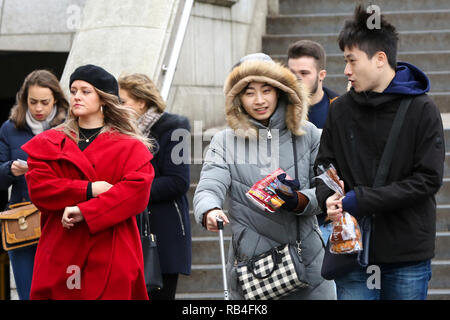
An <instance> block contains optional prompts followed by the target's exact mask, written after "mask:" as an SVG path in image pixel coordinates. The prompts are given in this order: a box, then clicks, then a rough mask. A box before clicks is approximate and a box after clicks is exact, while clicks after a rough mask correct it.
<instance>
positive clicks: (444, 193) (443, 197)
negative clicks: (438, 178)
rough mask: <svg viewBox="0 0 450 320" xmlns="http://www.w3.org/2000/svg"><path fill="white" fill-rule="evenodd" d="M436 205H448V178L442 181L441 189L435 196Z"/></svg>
mask: <svg viewBox="0 0 450 320" xmlns="http://www.w3.org/2000/svg"><path fill="white" fill-rule="evenodd" d="M436 203H437V204H439V205H440V204H449V203H450V178H444V179H443V184H442V187H441V189H440V190H439V192H438V193H437V194H436Z"/></svg>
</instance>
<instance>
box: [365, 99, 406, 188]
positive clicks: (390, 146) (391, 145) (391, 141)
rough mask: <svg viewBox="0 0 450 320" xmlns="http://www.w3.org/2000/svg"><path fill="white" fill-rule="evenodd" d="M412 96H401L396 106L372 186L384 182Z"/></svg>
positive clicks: (377, 185) (381, 184)
mask: <svg viewBox="0 0 450 320" xmlns="http://www.w3.org/2000/svg"><path fill="white" fill-rule="evenodd" d="M411 101H412V97H407V98H403V99H402V101H401V102H400V105H399V107H398V110H397V113H396V115H395V118H394V122H393V123H392V128H391V130H390V131H389V137H388V140H387V142H386V146H385V147H384V151H383V155H382V156H381V160H380V164H379V165H378V169H377V173H376V175H375V180H374V182H373V186H374V187H381V186H383V185H384V184H385V182H386V178H387V175H388V173H389V168H390V166H391V161H392V157H393V156H394V151H395V147H396V145H397V141H398V138H399V135H400V130H401V128H402V125H403V120H405V115H406V112H407V111H408V108H409V106H410V104H411Z"/></svg>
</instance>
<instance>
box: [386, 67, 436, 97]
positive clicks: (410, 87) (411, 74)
mask: <svg viewBox="0 0 450 320" xmlns="http://www.w3.org/2000/svg"><path fill="white" fill-rule="evenodd" d="M428 91H430V80H429V79H428V77H427V76H426V75H425V73H423V72H422V71H421V70H420V69H419V68H417V67H416V66H413V65H412V64H409V63H406V62H399V63H397V69H396V70H395V77H394V79H392V81H391V83H390V84H389V86H388V87H387V88H386V89H385V90H384V93H395V94H404V95H420V94H424V93H426V92H428Z"/></svg>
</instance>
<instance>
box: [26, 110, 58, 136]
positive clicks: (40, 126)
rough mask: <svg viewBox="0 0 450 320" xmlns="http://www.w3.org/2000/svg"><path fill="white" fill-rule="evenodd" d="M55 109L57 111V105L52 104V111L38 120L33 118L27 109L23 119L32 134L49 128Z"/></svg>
mask: <svg viewBox="0 0 450 320" xmlns="http://www.w3.org/2000/svg"><path fill="white" fill-rule="evenodd" d="M56 111H57V107H56V105H54V106H53V108H52V111H51V112H50V114H49V115H48V117H47V119H45V120H42V121H39V120H36V119H35V118H33V116H32V115H31V113H30V110H27V114H26V115H25V120H26V122H27V125H28V126H29V127H30V129H31V131H32V132H33V134H34V135H38V134H39V133H42V132H44V131H45V130H48V129H50V127H51V125H50V122H52V120H53V119H54V118H55V116H56Z"/></svg>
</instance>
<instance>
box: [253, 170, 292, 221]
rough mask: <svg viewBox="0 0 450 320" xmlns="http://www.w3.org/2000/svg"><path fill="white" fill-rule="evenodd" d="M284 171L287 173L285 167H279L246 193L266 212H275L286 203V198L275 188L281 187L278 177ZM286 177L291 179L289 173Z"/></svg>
mask: <svg viewBox="0 0 450 320" xmlns="http://www.w3.org/2000/svg"><path fill="white" fill-rule="evenodd" d="M282 173H284V174H286V172H284V170H283V169H280V168H278V169H277V170H275V171H273V172H272V173H270V174H269V175H268V176H266V177H264V178H263V179H261V180H259V181H258V182H256V183H255V184H254V185H253V186H252V187H251V188H250V190H248V191H247V193H246V194H245V195H246V196H247V197H248V198H249V199H250V200H252V202H253V203H255V204H256V205H257V206H259V207H260V208H261V209H263V210H265V211H266V212H271V213H272V212H275V211H276V210H277V209H279V208H280V207H281V206H282V205H283V204H284V200H283V199H281V198H280V197H279V196H278V195H277V193H276V191H275V189H278V188H280V182H279V181H278V179H277V177H278V175H280V174H282ZM286 178H287V179H291V178H290V177H289V176H288V175H287V174H286Z"/></svg>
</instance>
